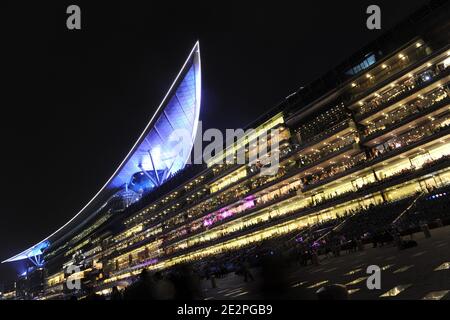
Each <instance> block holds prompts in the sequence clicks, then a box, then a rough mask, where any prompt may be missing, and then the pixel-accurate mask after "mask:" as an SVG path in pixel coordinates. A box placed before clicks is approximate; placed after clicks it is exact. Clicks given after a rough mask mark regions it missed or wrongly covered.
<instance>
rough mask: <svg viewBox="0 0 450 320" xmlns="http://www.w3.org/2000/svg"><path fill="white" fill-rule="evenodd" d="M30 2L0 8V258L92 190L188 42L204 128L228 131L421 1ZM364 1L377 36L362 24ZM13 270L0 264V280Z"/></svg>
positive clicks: (56, 221) (54, 224)
mask: <svg viewBox="0 0 450 320" xmlns="http://www.w3.org/2000/svg"><path fill="white" fill-rule="evenodd" d="M42 2H44V1H39V3H38V4H36V1H33V2H31V1H30V4H28V5H27V4H26V2H25V3H24V2H20V5H19V4H15V3H14V4H13V2H12V1H11V3H8V2H6V3H5V2H4V1H2V4H0V9H1V11H0V12H1V17H0V41H1V45H0V50H1V53H0V58H1V59H0V77H1V79H2V81H1V83H2V86H1V91H0V92H1V94H0V106H1V112H2V116H1V126H0V130H1V137H2V168H3V174H2V176H3V178H4V179H3V181H2V183H1V201H0V217H1V219H0V259H1V260H3V259H5V258H8V257H9V256H11V255H13V254H15V253H18V252H19V251H21V250H23V249H26V248H27V247H28V246H30V245H32V244H34V243H35V242H37V241H40V240H41V239H42V238H44V237H46V236H47V235H48V234H50V233H51V232H53V231H54V230H55V229H57V228H58V227H59V226H61V225H62V224H64V223H65V222H66V221H67V220H68V219H70V218H71V217H72V216H73V215H74V214H75V213H76V212H78V210H79V209H80V208H81V207H83V206H84V204H85V203H86V202H87V201H88V200H89V199H90V198H91V197H92V196H93V195H94V194H95V193H96V192H97V191H98V189H99V188H100V187H101V186H102V185H103V183H104V182H105V181H106V180H107V179H108V178H109V176H110V175H111V173H112V172H113V171H114V170H115V168H116V167H117V165H118V164H119V163H120V162H121V161H122V159H123V157H124V156H125V155H126V154H127V152H128V151H129V148H130V147H131V146H132V144H133V143H134V142H135V140H136V139H137V137H138V136H139V134H140V133H141V131H142V129H143V128H144V126H145V125H146V123H147V121H148V120H149V119H150V117H151V115H152V114H153V111H154V110H155V109H156V107H157V106H158V104H159V103H160V101H161V99H162V98H163V96H164V94H165V93H166V91H167V89H168V88H169V86H170V84H171V82H172V81H173V79H174V77H175V76H176V74H177V72H178V70H179V68H180V67H181V65H182V63H183V62H184V60H185V58H186V56H187V54H188V53H189V51H190V49H191V47H192V46H193V44H194V43H195V41H196V40H197V39H199V40H200V46H201V55H202V73H203V79H202V80H203V93H202V113H201V120H203V121H204V127H206V128H208V127H216V128H221V129H223V128H238V127H243V126H245V125H246V124H248V123H249V122H251V121H252V120H254V119H255V118H256V117H257V116H258V115H260V114H262V113H264V112H265V111H267V110H268V109H269V108H271V107H273V106H274V105H275V104H277V103H278V102H280V101H281V100H282V99H284V97H286V96H287V95H289V94H290V93H292V92H294V91H295V90H296V89H298V88H299V87H300V86H302V85H305V84H307V83H308V82H310V81H312V80H313V79H314V78H317V77H318V76H320V75H321V74H323V73H325V72H326V71H328V70H329V69H330V68H332V67H333V66H336V65H337V64H338V63H339V62H341V61H342V60H343V59H345V58H346V57H347V56H349V55H350V54H352V53H353V52H354V51H356V50H358V49H359V48H361V47H362V46H364V45H365V44H367V43H369V42H370V41H371V40H373V39H374V38H376V37H377V36H379V35H380V34H381V33H382V32H383V31H385V30H387V29H388V28H389V27H390V26H393V25H394V24H395V23H397V22H398V21H399V20H400V19H402V18H404V17H406V16H407V15H408V14H410V13H411V12H412V11H414V10H415V9H417V8H418V7H419V6H420V5H422V4H424V3H426V1H423V0H422V1H420V0H401V1H365V0H354V1H320V0H315V1H310V2H308V3H307V2H306V1H295V2H296V3H297V5H296V6H295V7H294V6H292V4H290V3H291V1H289V2H288V1H286V2H284V1H272V2H271V4H261V3H260V2H255V3H253V2H251V3H248V4H245V5H243V4H239V2H236V3H233V2H231V1H227V2H223V4H221V3H222V2H219V1H209V2H205V3H208V5H207V6H205V5H204V4H203V5H202V4H198V5H197V4H196V3H195V2H193V1H188V3H187V2H184V3H185V4H184V5H182V6H181V5H180V4H178V3H173V4H166V5H164V7H163V6H162V5H158V4H156V3H155V4H152V5H149V4H147V5H146V6H143V5H142V4H136V3H132V1H121V2H122V3H123V4H122V5H113V4H111V2H105V3H103V4H100V2H99V1H90V3H84V2H80V1H71V2H70V3H69V2H67V3H66V2H64V1H58V2H57V1H55V4H54V5H51V4H42ZM45 2H47V1H45ZM93 2H95V3H96V5H94V4H93ZM146 2H148V1H146ZM166 2H168V1H166ZM240 2H245V3H247V1H240ZM292 2H294V1H292ZM31 3H34V4H33V5H31ZM56 3H58V4H56ZM151 3H153V2H151ZM373 3H374V4H378V5H380V7H381V10H382V30H381V31H369V30H367V29H366V26H365V21H366V17H367V15H366V14H365V9H366V7H367V6H368V5H369V4H373ZM69 4H78V5H80V7H81V10H82V30H81V31H68V30H67V29H66V26H65V20H66V17H67V15H66V14H65V9H66V7H67V5H69ZM15 272H16V271H15V270H14V268H13V267H12V266H5V265H2V266H0V282H1V281H3V280H5V279H6V278H10V277H11V276H13V275H14V274H15Z"/></svg>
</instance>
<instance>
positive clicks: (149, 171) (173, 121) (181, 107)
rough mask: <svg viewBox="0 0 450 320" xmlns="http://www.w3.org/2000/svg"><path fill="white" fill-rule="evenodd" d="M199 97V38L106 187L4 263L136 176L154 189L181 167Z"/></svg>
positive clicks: (67, 227) (194, 129)
mask: <svg viewBox="0 0 450 320" xmlns="http://www.w3.org/2000/svg"><path fill="white" fill-rule="evenodd" d="M200 99H201V63H200V45H199V42H198V41H197V43H196V44H195V45H194V47H193V48H192V50H191V52H190V54H189V56H188V58H187V59H186V61H185V63H184V65H183V67H182V68H181V70H180V72H179V73H178V75H177V77H176V78H175V81H174V82H173V83H172V85H171V86H170V88H169V91H168V92H167V93H166V95H165V96H164V99H163V101H162V102H161V104H160V105H159V106H158V109H157V110H156V112H155V114H154V115H153V116H152V118H151V119H150V121H149V122H148V124H147V126H146V127H145V129H144V131H143V132H142V134H141V135H140V136H139V138H138V140H137V141H136V143H135V144H134V145H133V147H132V148H131V150H130V152H129V153H128V154H127V156H126V157H125V159H124V160H123V161H122V163H121V164H120V165H119V167H118V168H117V169H116V171H115V172H114V173H113V174H112V176H111V177H110V178H109V179H108V181H107V182H106V183H105V184H104V185H103V187H102V188H101V189H100V190H99V191H98V192H97V193H96V194H95V196H94V197H93V198H92V199H91V200H90V201H89V202H88V203H87V204H86V205H85V206H84V207H83V208H82V209H81V210H80V211H79V212H78V213H77V214H76V215H75V216H73V217H72V218H71V219H70V220H69V221H68V222H67V223H66V224H64V225H63V226H62V227H60V228H59V229H58V230H56V231H55V232H53V233H52V234H51V235H49V236H48V237H46V238H45V239H43V240H42V241H40V242H38V243H37V244H35V245H33V246H32V247H30V248H28V249H27V250H24V251H22V252H21V253H19V254H16V255H14V256H13V257H11V258H9V259H6V260H4V261H2V263H5V262H13V261H18V260H23V259H27V258H30V257H33V256H35V255H40V254H42V253H43V250H40V249H41V248H44V247H45V248H47V247H49V245H50V244H51V242H52V241H51V239H57V238H59V237H61V236H63V235H64V234H63V231H68V230H70V228H72V227H73V226H71V224H73V222H74V221H75V219H76V218H77V217H79V216H80V215H85V214H89V213H91V215H92V212H94V213H97V212H98V211H99V210H98V209H99V207H101V206H102V205H103V203H101V202H100V204H99V203H97V202H98V201H96V200H99V199H101V198H102V197H103V196H104V195H105V194H107V193H108V194H111V192H113V191H116V190H120V189H122V188H124V187H130V188H131V187H135V184H136V176H138V175H142V176H145V177H146V178H147V179H146V181H147V187H149V185H150V189H151V188H154V187H156V186H158V185H161V184H162V183H164V182H165V181H166V180H167V179H168V178H169V177H170V176H171V175H173V174H174V173H176V172H177V171H179V170H181V169H182V168H183V167H184V166H185V164H186V162H187V160H188V159H189V156H190V153H191V150H192V146H193V143H194V139H195V134H196V133H197V126H198V120H199V113H200ZM137 187H139V186H137ZM80 217H81V216H80ZM79 222H80V221H79ZM81 222H82V221H81ZM43 244H45V246H44V245H43ZM38 249H39V250H38Z"/></svg>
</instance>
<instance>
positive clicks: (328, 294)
mask: <svg viewBox="0 0 450 320" xmlns="http://www.w3.org/2000/svg"><path fill="white" fill-rule="evenodd" d="M316 293H317V298H318V299H319V300H348V291H347V287H346V286H344V285H342V284H330V285H328V286H325V287H322V288H320V289H319V290H317V292H316Z"/></svg>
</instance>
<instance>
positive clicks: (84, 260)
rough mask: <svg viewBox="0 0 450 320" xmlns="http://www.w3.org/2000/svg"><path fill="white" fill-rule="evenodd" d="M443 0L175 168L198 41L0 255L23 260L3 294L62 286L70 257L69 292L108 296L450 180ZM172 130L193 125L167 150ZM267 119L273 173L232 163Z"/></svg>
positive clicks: (195, 87) (182, 155)
mask: <svg viewBox="0 0 450 320" xmlns="http://www.w3.org/2000/svg"><path fill="white" fill-rule="evenodd" d="M448 10H449V8H448V3H447V2H439V1H436V2H430V4H429V5H427V6H425V7H423V8H422V9H421V10H419V11H418V12H416V13H415V14H414V15H413V16H411V17H409V19H408V20H406V21H404V22H402V23H401V24H399V25H398V26H397V27H396V28H394V29H393V30H391V31H389V32H387V33H385V34H384V35H383V36H382V37H381V38H379V39H377V40H376V41H375V42H373V43H371V44H369V45H368V46H366V47H365V48H363V49H362V50H361V51H360V52H358V53H356V54H355V55H353V56H352V57H350V58H349V59H348V60H347V61H346V62H344V63H342V64H341V65H339V66H338V67H337V68H335V69H334V70H332V71H330V72H329V73H327V74H326V75H324V76H323V77H322V78H320V79H318V80H316V81H314V82H312V83H310V84H309V85H308V86H305V87H303V88H302V89H300V90H299V91H298V92H296V93H295V94H292V95H290V96H289V97H288V98H286V99H285V100H284V101H282V102H281V103H280V104H279V105H277V106H276V107H275V108H273V109H271V110H270V111H269V112H268V113H266V114H265V115H263V116H261V117H260V118H259V119H257V120H256V121H255V122H254V123H253V124H251V125H250V126H249V127H251V128H254V129H256V130H255V132H256V134H254V135H252V136H246V137H244V138H242V139H241V140H238V141H237V142H235V143H234V144H233V145H231V146H230V147H228V149H226V151H225V152H224V153H223V154H221V155H217V156H215V157H213V158H211V159H209V160H208V161H207V162H206V163H205V164H203V165H191V166H185V164H186V161H187V159H188V157H189V155H190V152H191V148H192V144H193V140H194V137H195V134H196V132H197V123H198V119H199V111H200V98H201V74H200V69H201V68H200V51H199V45H198V43H197V44H196V45H195V46H194V48H193V50H192V52H191V53H190V55H189V57H188V59H187V61H186V63H185V64H184V66H183V68H182V70H181V71H180V73H179V75H178V76H177V78H176V80H175V82H174V84H173V85H172V87H171V88H170V90H169V92H168V93H167V95H166V97H165V98H164V100H163V102H162V103H161V105H160V106H159V108H158V110H157V112H156V113H155V115H154V116H153V117H152V119H151V121H150V122H149V124H148V126H147V127H146V129H145V130H144V132H143V133H142V135H141V137H140V138H139V139H138V141H137V142H136V144H135V145H134V146H133V148H132V150H131V151H130V153H129V154H128V155H127V157H126V158H125V160H124V161H123V162H122V164H121V165H120V166H119V168H118V169H117V170H116V172H115V173H114V174H113V176H112V177H111V178H110V179H109V181H108V182H107V183H106V184H105V185H104V187H103V188H102V189H101V190H100V191H99V193H97V195H96V196H95V197H94V198H93V199H92V200H91V201H90V202H89V203H88V204H87V205H86V206H85V207H84V208H83V209H82V210H81V211H80V212H79V213H78V214H77V215H76V216H75V217H74V218H72V219H71V220H70V221H69V222H68V223H67V224H66V225H64V226H63V227H61V228H60V229H58V230H57V231H56V232H55V233H53V234H52V235H50V236H49V237H47V238H46V239H44V240H43V241H41V242H40V243H38V244H37V245H35V246H33V247H31V248H29V249H28V250H25V251H23V252H22V253H20V254H17V255H15V256H13V257H11V258H10V259H7V260H5V261H4V262H14V261H17V260H25V261H29V262H28V263H29V266H30V267H29V270H28V272H27V274H24V275H23V276H22V278H21V279H19V280H18V281H17V283H16V286H15V289H14V290H12V289H11V290H10V291H8V292H7V294H8V298H14V297H15V298H35V299H58V298H65V297H67V295H72V294H73V293H74V292H73V290H69V289H68V288H67V281H66V280H67V278H68V274H67V267H68V266H70V265H76V266H80V267H81V269H80V270H79V272H77V274H75V275H72V278H74V277H75V278H76V279H79V280H80V281H81V283H82V289H81V290H79V292H78V294H79V295H83V292H85V291H86V288H93V289H94V290H95V291H96V292H99V293H105V294H106V293H108V292H110V290H111V288H112V287H113V286H118V287H121V286H127V285H128V284H129V283H130V282H132V281H133V279H134V278H136V277H137V275H139V274H140V272H141V271H142V270H143V269H144V268H146V269H148V270H163V269H168V268H171V267H173V266H176V265H179V264H182V263H186V262H198V261H202V260H205V259H206V260H207V259H209V258H211V257H215V256H218V255H221V254H224V253H227V252H232V251H236V250H241V249H242V248H247V247H250V246H252V245H255V244H257V243H260V242H261V241H264V240H267V239H272V238H276V237H280V236H283V235H286V234H292V233H293V232H294V233H295V232H300V231H301V230H304V229H305V228H308V227H310V226H313V225H315V224H317V223H320V222H323V221H327V220H331V219H336V218H337V217H339V216H342V215H344V214H348V213H349V212H351V213H355V212H358V210H360V208H362V207H367V206H378V205H380V204H383V203H388V202H395V201H398V200H401V199H405V198H408V197H411V196H412V195H414V194H417V193H420V194H429V193H431V192H432V191H433V190H436V188H442V187H446V186H448V185H450V97H449V95H450V45H449V39H450V26H449V23H450V19H449V15H448ZM177 129H184V130H187V131H188V132H190V134H191V136H190V139H188V140H189V141H186V143H184V144H183V145H185V146H186V147H185V148H183V150H181V151H180V152H177V153H173V145H172V144H173V143H174V141H173V139H171V138H170V137H171V133H172V132H173V131H174V130H177ZM268 130H271V132H272V134H273V132H276V133H277V135H278V142H279V143H278V147H277V148H276V149H271V150H270V151H269V152H268V153H266V154H264V155H262V156H261V159H258V160H260V161H263V159H262V158H264V157H268V156H272V155H274V154H276V155H277V156H278V157H279V163H280V167H279V170H278V172H277V173H276V174H275V175H263V174H262V173H261V166H260V162H259V161H257V162H248V163H247V164H237V163H234V162H233V161H231V162H230V161H229V159H230V157H229V155H230V154H231V155H232V156H235V155H236V153H237V152H238V151H239V150H242V148H244V150H245V154H246V157H247V158H252V154H251V153H252V152H253V150H255V148H254V147H256V149H257V148H258V144H259V143H261V140H260V139H257V138H258V135H263V134H265V133H266V132H267V131H268ZM268 139H269V140H270V139H271V136H270V135H268ZM252 147H253V148H252ZM231 158H233V157H231ZM226 159H227V160H226Z"/></svg>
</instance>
